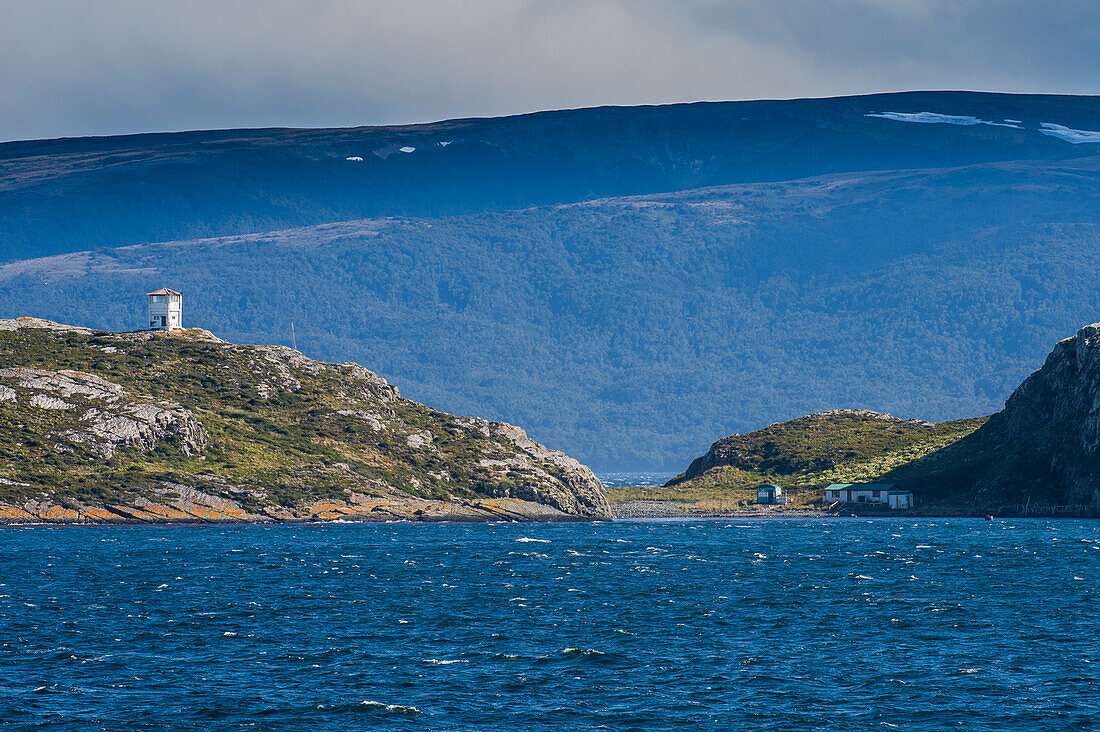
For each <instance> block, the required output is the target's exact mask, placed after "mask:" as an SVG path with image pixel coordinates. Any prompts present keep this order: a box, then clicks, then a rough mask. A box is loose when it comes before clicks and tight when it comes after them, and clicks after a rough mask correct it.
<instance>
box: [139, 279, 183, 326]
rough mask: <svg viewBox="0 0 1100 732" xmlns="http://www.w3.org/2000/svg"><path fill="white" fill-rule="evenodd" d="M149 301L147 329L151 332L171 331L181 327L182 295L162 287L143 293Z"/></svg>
mask: <svg viewBox="0 0 1100 732" xmlns="http://www.w3.org/2000/svg"><path fill="white" fill-rule="evenodd" d="M145 297H146V298H147V299H148V301H149V327H150V328H151V329H153V330H173V329H175V328H182V327H183V295H182V294H181V293H179V292H176V291H175V290H169V289H168V288H167V287H162V288H160V289H159V290H153V291H152V292H147V293H145Z"/></svg>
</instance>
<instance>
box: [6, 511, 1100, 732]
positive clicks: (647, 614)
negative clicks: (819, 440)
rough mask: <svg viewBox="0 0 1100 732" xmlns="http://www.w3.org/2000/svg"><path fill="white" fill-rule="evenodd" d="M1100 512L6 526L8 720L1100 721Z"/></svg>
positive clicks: (224, 723)
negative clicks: (1013, 516)
mask: <svg viewBox="0 0 1100 732" xmlns="http://www.w3.org/2000/svg"><path fill="white" fill-rule="evenodd" d="M1098 585H1100V522H1097V521H1072V520H1060V521H1040V520H1011V521H1009V520H997V521H991V522H990V521H979V520H912V519H910V520H896V519H882V520H870V521H868V520H856V519H833V520H825V519H823V520H755V521H754V520H719V521H692V522H635V523H628V522H615V523H601V524H569V525H519V524H496V525H416V524H388V525H356V524H343V525H318V526H280V527H266V526H235V527H201V528H200V527H133V528H118V527H116V528H91V527H85V528H81V527H70V528H50V527H33V528H2V529H0V715H2V721H3V724H2V725H0V726H2V728H3V729H4V730H32V729H33V730H74V731H75V730H80V731H81V732H86V731H88V730H110V731H111V732H115V731H116V730H237V729H256V730H360V729H393V730H597V729H606V730H673V729H676V730H679V729H714V730H857V729H868V730H878V729H882V730H945V729H961V730H1032V729H1057V730H1074V729H1080V730H1084V729H1097V728H1100V717H1098V716H1097V707H1098V706H1100V602H1098V594H1097V587H1098Z"/></svg>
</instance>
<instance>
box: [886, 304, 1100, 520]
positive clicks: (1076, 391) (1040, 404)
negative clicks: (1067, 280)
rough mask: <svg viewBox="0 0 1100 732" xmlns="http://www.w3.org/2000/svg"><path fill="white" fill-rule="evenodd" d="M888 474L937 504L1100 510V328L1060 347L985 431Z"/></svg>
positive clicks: (1084, 330) (1090, 329)
mask: <svg viewBox="0 0 1100 732" xmlns="http://www.w3.org/2000/svg"><path fill="white" fill-rule="evenodd" d="M886 477H887V478H888V479H891V480H896V481H897V482H899V483H902V484H904V485H905V486H907V487H912V488H913V489H914V490H916V491H918V492H919V493H921V494H923V495H925V496H927V497H929V498H930V499H932V500H951V499H955V500H967V501H970V502H973V503H975V504H976V505H981V506H989V507H1004V508H1006V509H1007V510H1013V506H1014V505H1020V504H1037V505H1043V506H1077V507H1079V508H1080V509H1081V510H1087V511H1098V510H1100V323H1098V324H1094V325H1088V326H1085V327H1084V328H1082V329H1081V330H1080V331H1078V333H1077V335H1075V336H1072V337H1070V338H1066V339H1065V340H1063V341H1061V342H1059V343H1058V344H1057V345H1056V346H1055V347H1054V350H1053V351H1051V353H1050V355H1049V356H1048V357H1047V359H1046V362H1045V363H1044V364H1043V366H1042V368H1040V369H1039V370H1038V371H1036V372H1035V373H1033V374H1032V375H1031V376H1029V377H1028V378H1027V379H1026V380H1025V381H1024V382H1023V383H1022V384H1021V385H1020V386H1019V387H1018V388H1017V389H1016V390H1015V391H1014V392H1013V393H1012V396H1010V397H1009V398H1008V401H1006V402H1005V407H1004V409H1003V410H1001V411H1000V412H998V413H997V414H994V415H993V416H992V417H990V418H989V421H988V422H987V423H986V424H985V425H984V426H983V427H982V428H981V429H979V430H977V431H976V432H974V433H973V434H972V435H970V436H968V437H967V438H965V439H963V440H960V441H959V442H957V443H956V444H954V445H952V446H950V447H948V448H946V449H944V450H941V451H939V452H938V453H935V454H933V455H929V456H928V457H927V458H925V459H924V460H920V461H917V462H915V463H913V464H911V465H907V466H904V467H902V468H899V469H898V470H896V471H894V472H892V473H891V474H889V475H887V476H886ZM1085 507H1087V508H1085Z"/></svg>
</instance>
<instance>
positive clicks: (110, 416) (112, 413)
mask: <svg viewBox="0 0 1100 732" xmlns="http://www.w3.org/2000/svg"><path fill="white" fill-rule="evenodd" d="M0 401H7V402H10V403H11V405H12V406H14V407H18V406H19V405H20V404H21V403H25V404H27V405H29V406H30V407H33V408H35V409H45V410H51V411H61V412H64V413H65V414H64V418H63V419H61V420H55V421H53V422H51V423H50V426H49V427H46V428H45V429H44V431H43V436H44V437H45V438H46V439H50V440H53V441H54V445H55V447H56V449H58V450H63V451H71V452H80V451H83V450H90V451H92V452H93V453H95V455H96V456H98V457H101V458H110V457H112V456H113V455H114V454H115V452H117V451H118V449H119V448H120V447H133V448H137V449H139V450H143V451H150V450H153V449H155V448H157V447H158V446H161V445H165V446H168V447H170V448H171V449H174V450H178V451H180V452H182V453H183V454H185V455H197V454H198V453H200V452H201V451H202V448H203V447H204V446H205V445H206V442H207V435H206V432H205V430H203V428H202V424H201V423H200V422H199V420H198V419H197V418H196V417H195V415H194V414H192V413H191V412H190V411H188V410H186V409H184V408H183V407H182V406H180V405H179V404H173V403H172V402H153V401H147V400H142V399H140V398H137V397H135V396H133V395H130V394H127V393H126V391H125V390H124V389H123V388H122V387H121V386H119V385H118V384H115V383H113V382H111V381H108V380H106V379H103V378H101V377H99V376H95V375H94V374H85V373H81V372H79V371H69V370H61V371H46V370H43V369H27V368H7V369H0Z"/></svg>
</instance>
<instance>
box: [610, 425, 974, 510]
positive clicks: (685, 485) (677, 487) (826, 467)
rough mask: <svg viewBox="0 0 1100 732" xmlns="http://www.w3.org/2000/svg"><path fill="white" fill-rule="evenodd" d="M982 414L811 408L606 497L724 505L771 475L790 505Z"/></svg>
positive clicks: (900, 461) (864, 475)
mask: <svg viewBox="0 0 1100 732" xmlns="http://www.w3.org/2000/svg"><path fill="white" fill-rule="evenodd" d="M987 419H988V418H987V417H975V418H973V419H960V420H954V421H951V422H940V423H933V422H925V421H922V420H915V419H897V418H894V417H891V416H889V415H886V414H878V413H876V412H870V411H867V410H854V409H838V410H833V411H830V412H822V413H820V414H811V415H808V416H806V417H800V418H798V419H794V420H791V421H789V422H781V423H777V424H773V425H770V426H768V427H765V428H763V429H760V430H755V431H753V432H749V433H747V434H744V435H731V436H730V437H726V438H723V439H721V440H719V441H718V442H715V443H714V444H713V445H712V446H711V448H710V450H708V451H707V453H706V454H705V455H702V456H700V457H698V458H696V459H695V460H694V461H692V463H691V465H690V466H688V469H687V470H685V471H684V472H683V473H681V474H680V475H678V476H676V477H675V478H673V479H672V480H670V481H669V482H668V483H666V484H665V485H664V486H661V487H660V488H649V489H647V488H616V489H612V490H611V491H610V492H609V497H610V500H611V501H612V503H622V502H625V501H630V500H665V501H678V502H682V503H685V504H693V508H694V509H695V510H701V511H707V510H716V509H722V510H728V509H734V508H737V507H739V506H748V505H752V504H755V503H756V488H757V487H758V486H759V485H760V484H762V483H778V484H779V485H782V486H783V488H784V490H786V491H787V492H788V495H789V496H790V499H791V501H792V503H791V505H792V506H795V507H800V506H801V507H806V506H809V505H810V504H812V503H813V502H814V501H816V500H817V499H819V498H820V496H821V493H820V488H822V487H824V486H826V485H828V484H830V483H858V482H868V481H872V480H874V479H876V478H879V477H880V476H882V475H884V474H886V473H888V472H889V471H891V470H893V469H894V468H898V467H900V466H903V465H908V464H910V463H913V462H914V461H916V460H918V459H920V458H922V457H924V456H926V455H929V454H931V453H933V452H936V451H938V450H940V449H942V448H944V447H946V446H948V445H951V444H953V443H955V442H957V441H958V440H960V439H962V438H963V437H966V436H967V435H969V434H970V433H972V432H974V431H975V430H976V429H978V428H979V427H981V426H982V424H984V423H985V422H986V420H987Z"/></svg>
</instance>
